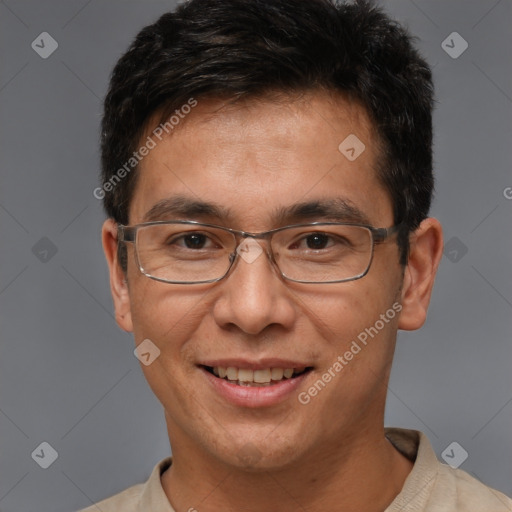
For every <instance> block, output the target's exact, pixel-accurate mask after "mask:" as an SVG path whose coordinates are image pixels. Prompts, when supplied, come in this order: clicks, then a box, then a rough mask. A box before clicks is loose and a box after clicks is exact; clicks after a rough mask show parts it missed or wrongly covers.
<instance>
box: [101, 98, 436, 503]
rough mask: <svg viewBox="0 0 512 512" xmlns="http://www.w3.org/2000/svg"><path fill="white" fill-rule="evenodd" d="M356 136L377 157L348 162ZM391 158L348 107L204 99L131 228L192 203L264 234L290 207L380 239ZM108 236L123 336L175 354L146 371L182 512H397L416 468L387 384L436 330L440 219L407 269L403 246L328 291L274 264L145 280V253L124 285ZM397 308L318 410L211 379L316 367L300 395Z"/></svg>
mask: <svg viewBox="0 0 512 512" xmlns="http://www.w3.org/2000/svg"><path fill="white" fill-rule="evenodd" d="M351 133H353V134H356V135H357V137H358V138H359V139H360V140H362V141H363V142H364V143H365V145H366V149H365V151H364V152H363V153H362V154H361V155H360V156H359V157H358V158H357V159H356V160H355V161H353V162H350V161H349V160H348V159H347V158H345V156H343V155H342V154H341V153H340V152H339V151H338V145H339V144H340V142H341V141H342V140H343V139H345V137H347V136H348V135H349V134H351ZM378 157H379V151H378V144H377V137H376V135H375V133H374V130H373V127H372V124H371V123H370V121H369V119H368V117H367V115H366V113H365V111H364V109H363V108H362V107H361V106H360V105H358V104H356V103H353V102H351V103H349V102H347V101H346V100H344V99H343V98H341V97H334V96H331V95H328V94H327V93H324V92H314V93H308V94H305V95H303V96H302V97H301V98H291V97H289V98H284V99H283V98H282V99H280V100H276V99H275V98H273V99H266V100H265V99H262V100H258V101H256V100H253V101H250V102H245V103H237V104H236V105H235V106H226V105H224V104H223V103H222V101H220V100H208V101H207V100H202V101H199V104H198V106H197V107H195V108H194V109H193V111H192V112H191V113H190V114H189V115H188V116H187V118H186V120H185V121H184V122H182V124H181V125H180V126H179V128H178V129H177V130H175V131H174V132H173V133H172V135H171V136H168V137H167V138H165V139H164V140H163V141H162V142H160V143H158V145H157V147H156V148H155V149H153V150H152V151H151V152H150V154H149V155H148V156H147V157H145V158H144V160H143V161H142V162H141V167H140V175H139V179H138V182H137V186H136V189H135V193H134V197H133V200H132V202H131V205H130V215H129V219H130V225H133V224H137V223H140V222H143V217H144V214H145V213H146V212H147V211H148V210H149V209H150V208H151V207H152V206H153V205H154V204H155V203H157V202H158V201H160V200H162V199H165V198H167V197H171V196H173V195H175V194H178V193H179V194H183V195H186V196H188V197H190V198H191V199H196V200H203V201H212V202H217V203H220V204H222V205H224V206H227V207H230V208H231V212H232V216H231V218H229V219H210V218H206V217H195V218H193V219H191V220H199V221H204V222H212V223H215V224H222V225H225V226H228V227H232V228H235V229H243V230H246V231H251V232H258V231H265V230H268V229H272V228H274V227H277V226H276V225H275V222H274V219H273V218H272V216H271V213H272V211H273V210H274V209H275V208H276V207H280V206H288V205H290V204H293V203H295V202H299V201H304V200H311V199H329V198H337V197H343V198H345V199H348V200H350V201H351V203H352V204H353V205H355V206H356V207H357V208H358V209H360V210H361V211H362V212H364V214H365V215H366V216H367V217H368V219H369V221H370V222H371V224H372V225H373V226H376V227H389V226H392V225H393V215H392V204H391V201H390V198H389V195H388V194H387V192H386V190H385V189H384V188H383V187H382V185H381V184H380V182H379V181H378V179H377V177H376V173H375V164H376V162H377V159H378ZM318 220H321V219H318ZM312 221H313V220H312ZM102 236H103V244H104V249H105V253H106V257H107V261H108V264H109V267H110V282H111V288H112V295H113V299H114V305H115V312H116V319H117V322H118V324H119V325H120V327H121V328H123V329H124V330H126V331H132V332H133V333H134V337H135V341H136V344H139V343H140V342H142V340H144V339H146V338H149V339H151V340H152V341H153V342H154V343H155V344H156V345H157V346H158V347H159V348H160V351H161V354H160V356H159V357H158V358H157V359H156V360H155V361H154V362H153V363H152V364H151V365H149V366H142V369H143V371H144V374H145V377H146V378H147V380H148V383H149V385H150V386H151V388H152V390H153V391H154V393H155V395H156V396H157V397H158V399H159V400H160V401H161V403H162V405H163V407H164V410H165V417H166V421H167V427H168V434H169V439H170V441H171V446H172V452H173V464H172V466H171V467H170V469H168V470H167V471H166V472H165V473H164V474H163V475H162V485H163V487H164V490H165V492H166V494H167V496H168V498H169V501H170V502H171V504H172V505H173V507H174V508H175V509H176V510H177V511H186V510H189V509H190V508H191V507H195V508H196V509H197V510H199V511H200V512H203V511H205V512H208V511H218V510H245V511H251V512H252V511H254V512H256V511H261V510H269V511H274V510H275V511H277V510H279V511H290V512H291V511H296V510H308V511H320V510H327V509H330V510H344V511H345V512H348V511H354V512H355V511H361V510H365V511H368V512H372V511H375V512H377V511H382V510H384V509H385V508H386V506H388V505H389V504H390V503H391V502H392V500H393V499H394V497H395V496H396V495H397V494H398V493H399V492H400V490H401V488H402V486H403V484H404V481H405V479H406V477H407V475H408V474H409V472H410V470H411V469H412V463H411V462H410V461H409V460H407V459H406V458H405V457H403V456H402V455H401V454H400V453H399V452H398V451H397V450H396V449H395V448H394V447H393V446H392V445H391V444H390V443H389V442H388V441H387V439H386V438H385V437H384V428H383V423H384V405H385V399H386V391H387V383H388V379H389V374H390V370H391V363H392V359H393V352H394V348H395V341H396V334H397V329H399V328H400V329H406V330H411V329H418V328H419V327H421V325H422V324H423V323H424V321H425V317H426V312H427V307H428V303H429V300H430V296H431V291H432V286H433V283H434V277H435V273H436V270H437V267H438V264H439V261H440V258H441V254H442V230H441V227H440V224H439V222H438V221H437V220H435V219H433V218H428V219H426V220H424V221H423V222H422V224H421V225H420V227H419V228H418V229H417V230H416V231H415V232H414V233H413V234H411V250H410V257H409V262H408V265H407V266H406V268H405V269H404V268H403V267H402V266H400V264H399V250H398V247H397V245H396V243H395V239H394V238H391V239H390V240H388V241H387V242H386V243H384V244H380V245H378V246H376V248H375V253H374V259H373V262H372V265H371V268H370V271H369V273H368V274H367V275H366V276H365V277H364V278H362V279H359V280H356V281H351V282H345V283H336V284H323V285H312V284H299V283H292V282H289V281H285V280H284V279H282V278H281V277H280V276H279V274H278V273H277V272H276V270H275V269H274V267H272V265H271V264H270V262H269V260H268V258H266V257H259V258H257V259H256V260H255V261H254V262H253V263H251V264H248V263H246V262H245V261H243V260H242V259H240V258H239V259H238V261H237V263H236V264H235V267H234V268H233V269H232V271H231V273H230V274H229V276H228V277H227V278H225V279H224V280H222V281H219V282H217V283H213V284H206V285H192V286H190V285H188V286H187V285H175V284H166V283H161V282H157V281H154V280H152V279H149V278H147V277H146V276H144V275H142V274H141V273H140V271H139V269H138V267H137V266H136V264H135V261H134V253H133V244H128V269H127V273H126V275H125V274H124V273H123V271H122V270H121V269H120V267H119V265H118V262H117V259H116V225H115V223H114V222H113V221H112V220H107V221H106V222H105V224H104V226H103V235H102ZM261 243H262V244H263V242H261ZM263 256H265V254H263ZM397 301H398V302H400V303H401V304H402V308H403V309H402V311H401V313H400V315H397V316H396V317H395V318H394V319H393V320H391V321H390V322H389V323H388V324H386V325H385V327H384V328H383V329H382V330H381V331H380V332H379V334H378V335H377V336H376V337H375V338H374V339H372V340H371V342H370V343H368V345H367V346H366V347H365V348H364V350H362V351H361V352H360V353H359V354H357V355H356V356H354V359H353V360H352V361H350V363H349V364H347V366H346V367H345V368H344V369H343V371H342V372H340V373H339V374H338V375H337V376H336V378H334V379H332V381H331V382H330V383H329V384H328V385H327V386H326V387H325V388H324V389H323V390H322V391H321V392H320V393H319V394H318V395H317V396H316V397H314V398H313V399H312V400H311V402H310V403H309V404H307V405H302V404H301V403H300V402H299V401H298V400H297V396H296V394H295V393H294V394H292V396H291V398H290V399H289V400H286V401H285V402H284V403H280V404H277V405H275V406H271V407H263V408H248V407H241V406H234V405H232V404H230V403H229V402H227V401H225V400H224V399H223V398H221V397H220V396H219V395H218V394H216V393H215V392H214V391H213V390H212V388H211V387H210V386H209V385H208V382H206V379H205V377H204V375H203V373H202V371H201V370H200V369H199V368H198V367H197V364H198V362H199V361H204V360H205V359H214V358H227V357H239V358H250V359H251V360H259V359H263V358H266V357H282V358H286V359H294V360H299V361H307V362H309V365H310V366H313V367H314V369H313V371H312V372H311V373H310V374H309V375H308V376H307V377H306V379H305V380H304V382H302V383H301V386H300V388H299V389H298V390H297V392H302V391H307V389H308V388H309V387H310V386H311V385H312V384H313V383H314V382H316V381H317V380H318V379H319V378H320V377H321V376H322V374H323V373H325V371H326V370H327V369H328V368H330V367H331V366H332V365H333V363H334V362H335V361H336V359H337V357H338V356H339V355H342V354H344V353H345V352H346V351H347V350H348V349H349V346H350V343H351V341H352V340H354V339H356V337H357V335H358V334H359V333H360V332H362V331H364V329H365V328H367V327H369V326H373V325H374V324H375V322H376V320H378V319H379V317H380V315H381V314H383V313H385V312H386V310H388V309H389V308H390V307H391V306H392V304H393V303H395V302H397ZM247 445H249V446H253V447H256V448H257V457H255V458H254V459H256V460H252V461H251V460H249V461H248V460H247V458H245V459H244V458H242V457H241V454H244V453H246V451H247V449H248V448H247Z"/></svg>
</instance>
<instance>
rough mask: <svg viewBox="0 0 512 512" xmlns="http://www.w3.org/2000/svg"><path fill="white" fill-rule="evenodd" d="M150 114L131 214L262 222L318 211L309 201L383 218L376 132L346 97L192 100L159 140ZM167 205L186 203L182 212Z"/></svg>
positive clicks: (385, 208)
mask: <svg viewBox="0 0 512 512" xmlns="http://www.w3.org/2000/svg"><path fill="white" fill-rule="evenodd" d="M186 110H187V111H188V110H189V109H186ZM173 121H174V122H175V123H176V121H177V118H176V119H174V120H173ZM158 122H159V121H158V120H157V118H156V117H155V118H154V119H153V120H152V123H150V125H149V126H150V127H151V128H150V129H148V131H147V133H146V134H145V136H144V140H147V137H151V138H153V139H154V141H155V145H154V147H153V149H151V151H150V152H149V154H148V155H147V156H145V157H144V159H143V160H142V161H141V163H140V164H139V169H138V173H139V174H138V177H137V184H136V187H135V193H134V197H133V200H132V203H131V208H130V222H131V223H136V222H143V221H145V220H154V219H155V218H158V219H162V220H163V219H164V218H169V220H170V219H171V218H184V217H187V218H192V219H198V220H201V219H205V220H208V221H211V220H217V221H225V222H226V223H228V222H229V223H230V225H231V227H241V229H246V230H249V229H267V228H268V227H269V226H270V228H271V227H274V226H275V225H276V224H278V223H282V222H284V221H285V220H286V218H287V213H290V212H289V211H288V210H291V209H294V212H295V213H297V212H299V213H300V212H302V213H304V212H307V211H309V213H311V215H314V214H315V213H321V212H320V211H319V208H318V207H317V208H315V207H314V205H315V204H317V206H318V204H319V202H320V203H321V206H322V207H324V206H327V205H328V208H327V209H330V211H331V212H332V210H333V208H332V207H333V205H336V208H334V209H337V211H338V212H339V211H344V212H346V213H347V215H348V214H350V215H352V218H353V219H354V220H359V221H362V220H363V219H366V220H367V221H368V222H373V223H375V222H376V221H377V220H378V219H380V218H382V219H383V220H382V221H380V224H382V223H383V222H384V223H386V222H388V221H389V220H392V218H388V217H389V215H390V213H391V204H390V201H389V197H388V195H387V193H386V191H385V190H384V189H383V187H382V186H381V184H380V182H379V180H378V179H377V173H376V164H377V161H378V157H379V153H380V150H379V145H378V137H377V136H376V134H375V130H374V128H373V126H372V124H371V122H370V121H369V119H368V116H367V115H366V112H365V110H364V108H362V107H361V106H360V105H359V104H358V103H356V102H350V101H348V100H346V99H344V98H342V97H339V96H336V97H334V96H332V95H328V94H327V93H314V94H313V93H311V94H304V95H302V96H300V97H280V98H275V97H274V98H271V99H269V98H261V99H258V100H251V101H243V102H241V101H238V102H236V103H226V102H225V101H222V100H218V99H217V100H214V99H210V100H201V99H199V100H197V105H196V106H195V107H194V108H193V109H192V110H191V111H189V112H188V113H187V114H184V113H183V112H181V116H179V121H178V123H177V124H175V125H174V127H173V129H172V131H171V133H169V134H165V135H164V136H163V137H161V138H162V140H158V138H156V137H155V135H154V133H155V129H158V126H157V125H158ZM192 203H194V206H193V208H190V206H191V205H192ZM177 204H178V205H179V204H181V205H182V206H183V205H185V204H187V205H188V209H182V211H181V213H183V215H180V210H179V208H176V205H177ZM166 206H172V207H171V208H168V209H167V210H166ZM320 209H321V208H320ZM324 209H325V208H324ZM292 213H293V212H292ZM359 214H360V215H359ZM350 215H349V216H350ZM357 215H359V217H360V218H358V217H357ZM249 224H250V225H249ZM256 224H257V225H258V226H256Z"/></svg>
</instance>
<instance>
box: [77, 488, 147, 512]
mask: <svg viewBox="0 0 512 512" xmlns="http://www.w3.org/2000/svg"><path fill="white" fill-rule="evenodd" d="M143 489H144V484H137V485H134V486H132V487H129V488H128V489H126V490H124V491H123V492H120V493H119V494H116V495H115V496H112V497H110V498H107V499H106V500H103V501H100V502H99V503H96V504H94V505H91V506H90V507H87V508H84V509H82V510H80V511H79V512H98V510H101V511H102V512H119V510H122V511H123V512H135V511H136V510H137V508H138V504H139V500H140V496H141V494H142V491H143Z"/></svg>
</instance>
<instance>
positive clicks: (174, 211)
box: [143, 195, 370, 227]
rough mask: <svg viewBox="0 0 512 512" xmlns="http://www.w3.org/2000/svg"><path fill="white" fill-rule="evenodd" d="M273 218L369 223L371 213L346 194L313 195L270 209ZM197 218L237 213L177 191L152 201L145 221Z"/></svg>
mask: <svg viewBox="0 0 512 512" xmlns="http://www.w3.org/2000/svg"><path fill="white" fill-rule="evenodd" d="M271 218H272V221H273V223H274V224H275V225H276V227H279V226H286V225H288V224H292V223H300V222H308V221H309V222H311V221H318V220H325V221H331V222H354V223H360V224H370V222H369V220H368V216H367V215H366V214H365V213H364V212H362V211H361V210H360V209H359V208H357V207H356V205H355V204H354V203H352V202H351V201H350V200H348V199H346V198H329V199H314V200H311V201H304V202H300V203H294V204H292V205H290V206H280V207H278V208H276V209H275V210H274V211H273V212H271ZM198 219H200V220H208V221H214V220H216V221H219V222H223V223H233V221H234V219H235V215H234V214H233V211H232V209H231V208H227V207H225V206H223V205H220V204H218V203H213V202H206V201H199V200H196V199H192V198H189V197H186V196H182V195H178V196H173V197H169V198H166V199H163V200H162V201H159V202H157V203H156V204H155V205H153V206H152V207H151V208H150V209H149V210H148V211H147V212H146V214H145V215H144V217H143V222H154V221H159V220H198Z"/></svg>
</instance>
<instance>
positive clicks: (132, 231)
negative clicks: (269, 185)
mask: <svg viewBox="0 0 512 512" xmlns="http://www.w3.org/2000/svg"><path fill="white" fill-rule="evenodd" d="M162 224H185V225H193V226H198V227H205V228H215V229H221V230H223V231H227V232H228V233H231V234H232V235H234V237H235V242H236V246H235V249H234V251H233V252H232V253H231V254H230V255H229V260H230V263H229V267H228V268H227V270H226V272H225V273H224V274H223V275H222V276H221V277H219V278H216V279H209V280H207V281H169V280H168V279H163V278H161V277H155V276H152V275H151V274H148V273H146V271H145V270H144V267H143V266H142V265H141V263H140V260H139V254H138V249H137V230H139V229H140V228H143V227H146V226H157V225H162ZM319 225H323V226H355V227H360V228H366V229H367V230H368V231H369V232H370V235H371V242H372V243H371V254H370V259H369V261H368V265H367V267H366V270H365V271H364V272H362V273H361V274H358V275H356V276H355V277H349V278H346V279H339V280H336V281H301V280H297V279H292V278H290V277H288V276H287V275H286V274H285V273H284V272H283V271H282V270H281V269H280V268H279V265H278V264H277V261H276V260H275V258H274V253H273V251H272V236H273V235H274V233H278V232H279V231H283V230H286V229H289V228H300V227H314V226H319ZM401 227H402V224H395V225H394V226H391V227H389V228H376V227H374V226H371V225H369V224H359V223H352V222H322V221H318V222H310V223H305V224H291V225H289V226H283V227H280V228H275V229H271V230H269V231H261V232H259V233H251V232H249V231H242V230H239V229H232V228H227V227H225V226H218V225H216V224H207V223H203V222H199V221H195V220H161V221H153V222H144V223H141V224H134V225H133V226H125V225H123V224H118V225H117V241H118V243H122V242H128V243H133V244H134V248H135V259H136V262H137V266H138V267H139V270H140V272H141V274H143V275H145V276H146V277H148V278H150V279H153V280H155V281H160V282H162V283H169V284H207V283H216V282H218V281H221V280H222V279H224V278H225V277H226V276H227V275H228V274H229V272H230V271H231V269H232V268H233V265H234V263H235V261H236V260H237V256H238V252H237V251H238V247H239V246H240V245H241V243H242V242H243V240H245V239H247V238H254V239H264V240H268V244H267V245H268V247H267V256H268V257H269V259H270V262H271V264H272V265H273V266H274V268H276V269H277V270H278V272H279V274H280V275H281V276H282V277H283V278H284V279H286V280H287V281H292V282H294V283H303V284H334V283H345V282H347V281H356V280H357V279H361V278H362V277H364V276H365V275H366V274H368V272H369V270H370V267H371V264H372V261H373V255H374V252H375V251H374V248H375V245H377V244H381V243H383V242H384V241H385V240H386V239H388V238H389V237H391V236H392V235H394V234H395V233H397V232H398V231H399V230H400V228H401ZM240 238H242V239H243V240H242V242H240V240H239V239H240Z"/></svg>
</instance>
